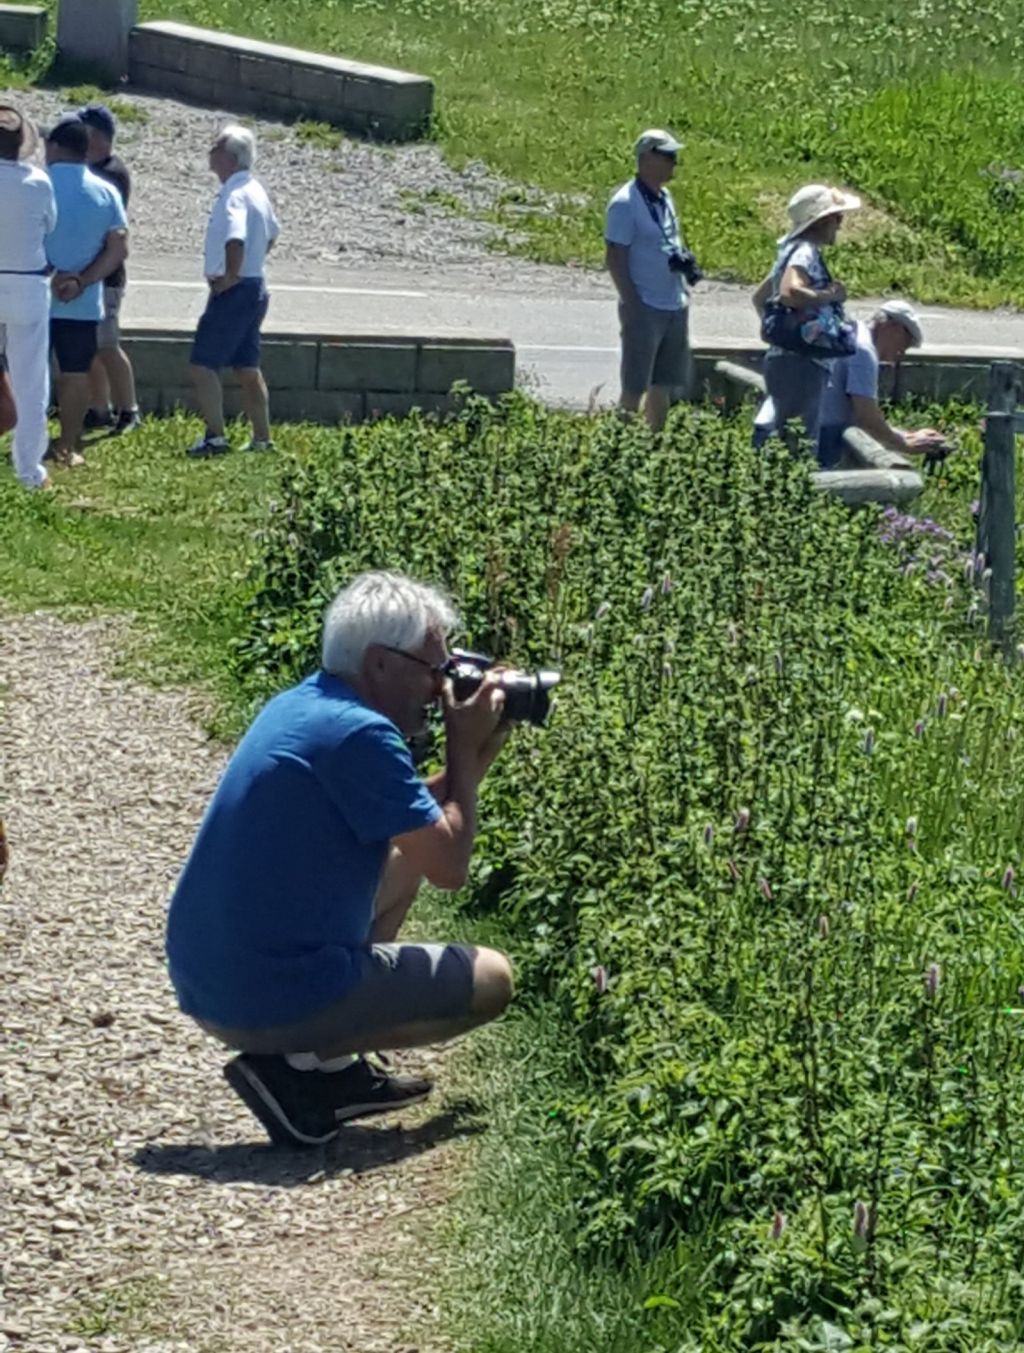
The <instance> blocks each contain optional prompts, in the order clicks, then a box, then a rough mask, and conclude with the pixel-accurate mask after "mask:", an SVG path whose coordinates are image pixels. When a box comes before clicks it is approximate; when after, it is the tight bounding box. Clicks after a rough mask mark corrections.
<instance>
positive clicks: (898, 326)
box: [871, 301, 922, 362]
mask: <svg viewBox="0 0 1024 1353" xmlns="http://www.w3.org/2000/svg"><path fill="white" fill-rule="evenodd" d="M871 337H872V339H873V341H874V344H875V351H876V352H877V353H878V358H879V361H882V362H898V361H899V360H900V358H902V357H903V356H905V355H906V353H907V352H908V351H909V350H910V349H911V348H919V347H920V346H921V337H922V335H921V321H920V320H919V319H918V317H917V315H916V313H915V311H914V309H913V307H912V306H910V305H908V304H907V302H906V301H886V302H885V304H884V305H882V306H879V308H878V309H877V310H876V311H875V313H874V315H873V316H872V319H871Z"/></svg>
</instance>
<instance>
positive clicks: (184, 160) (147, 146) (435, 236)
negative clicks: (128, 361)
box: [10, 90, 606, 294]
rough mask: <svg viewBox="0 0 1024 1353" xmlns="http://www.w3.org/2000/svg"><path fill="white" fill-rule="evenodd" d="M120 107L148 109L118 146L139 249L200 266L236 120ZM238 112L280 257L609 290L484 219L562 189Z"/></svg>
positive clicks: (220, 114) (52, 107) (124, 99)
mask: <svg viewBox="0 0 1024 1353" xmlns="http://www.w3.org/2000/svg"><path fill="white" fill-rule="evenodd" d="M10 97H11V98H12V99H13V100H14V101H15V102H17V103H18V104H19V106H21V107H23V108H24V109H25V110H26V112H28V114H29V115H30V116H31V117H33V118H35V119H36V120H37V121H38V122H39V123H40V124H41V125H46V124H48V123H50V122H52V121H53V120H54V119H55V118H56V117H57V116H58V115H59V114H60V113H62V112H66V111H68V107H69V105H68V103H67V101H66V100H65V99H64V98H63V97H62V95H61V94H60V91H54V90H33V91H31V92H28V93H20V92H17V93H13V94H11V95H10ZM119 105H130V106H131V108H132V109H134V110H135V112H136V114H137V115H138V118H139V120H137V121H136V120H128V119H127V118H122V119H121V127H120V132H119V135H118V141H117V147H116V148H117V150H118V152H119V153H120V154H121V155H122V156H123V158H124V159H125V161H126V162H127V164H128V166H129V168H130V169H131V171H132V175H133V179H134V188H133V196H132V202H131V208H130V212H129V215H130V220H131V243H132V252H133V254H134V255H136V256H143V257H149V256H154V255H168V254H170V255H186V256H194V257H195V259H196V268H197V270H198V269H199V268H200V266H201V264H200V259H201V250H202V244H203V232H204V229H205V224H206V217H207V213H208V211H209V207H210V202H211V200H212V198H213V195H214V191H215V189H216V187H217V183H216V179H215V178H214V177H213V175H212V174H211V173H210V171H209V169H208V167H207V163H206V157H207V152H208V151H209V148H210V144H211V142H212V140H213V138H214V136H215V135H216V133H217V132H218V131H219V130H220V128H221V127H222V126H223V125H224V123H225V122H227V121H229V120H230V121H235V120H239V119H238V118H237V116H236V115H232V114H230V113H227V112H224V111H223V110H212V109H207V108H197V107H194V106H192V105H188V104H183V103H179V102H176V101H175V100H173V99H162V98H156V97H153V96H150V95H143V94H136V93H123V94H121V93H119V94H118V95H117V96H116V102H115V107H118V106H119ZM241 120H243V121H245V122H246V123H248V125H250V126H252V127H253V128H254V130H255V131H256V133H257V136H258V138H259V162H258V165H257V173H258V175H259V177H260V179H261V180H262V181H263V183H264V184H265V185H266V187H267V189H268V191H269V192H270V194H271V197H272V199H273V201H274V206H275V210H276V211H277V213H278V216H279V217H280V220H281V226H282V232H281V239H280V242H279V245H278V247H277V248H276V249H275V252H274V259H275V266H279V265H280V263H281V262H282V261H283V262H284V263H286V264H292V265H301V264H316V265H317V266H318V267H319V268H320V269H322V268H323V265H324V264H338V265H341V266H344V267H346V268H352V267H353V266H359V265H361V264H365V265H372V266H374V267H375V268H377V269H380V268H382V267H386V268H394V269H395V270H397V271H401V272H405V273H408V272H423V270H424V269H429V271H430V273H431V275H434V276H436V275H437V274H438V273H443V272H444V271H445V270H446V269H462V270H465V269H466V268H467V267H472V268H473V270H474V272H475V273H476V274H477V275H478V277H479V279H480V281H481V284H482V285H487V284H489V283H490V284H497V285H511V284H512V283H513V282H514V283H515V284H516V285H518V286H520V287H523V286H530V285H532V284H536V285H538V286H545V287H550V286H552V285H557V286H558V287H560V288H562V289H565V288H574V289H576V288H579V289H582V290H584V291H586V290H588V289H589V288H591V287H594V288H598V287H600V288H602V290H601V294H603V291H604V290H606V282H603V281H602V280H601V279H600V275H599V274H595V273H594V272H592V271H588V270H584V269H582V268H560V267H544V266H541V265H537V264H531V263H529V262H527V261H525V260H522V259H514V258H509V257H503V256H502V255H501V254H500V253H498V254H495V253H494V252H493V250H494V249H495V248H498V249H500V248H502V247H505V248H509V247H512V246H513V245H514V244H515V243H516V238H517V237H516V234H515V232H509V231H507V230H503V229H501V228H499V227H498V226H496V225H494V224H492V223H490V222H488V221H485V220H481V219H479V217H480V216H481V215H483V214H485V213H487V212H488V211H490V210H492V209H493V208H494V206H495V205H496V204H497V203H498V201H499V199H500V198H501V197H502V195H503V194H508V193H509V192H514V193H515V194H516V199H517V200H516V204H515V208H514V210H515V211H516V212H517V213H520V214H524V213H528V212H541V213H544V212H549V211H551V210H552V209H553V208H554V207H555V206H556V205H557V204H558V202H559V199H558V198H556V197H555V196H553V195H550V194H544V193H542V192H541V191H539V190H538V189H533V188H524V187H523V186H522V185H516V184H511V183H509V182H507V181H505V180H503V179H500V178H498V177H496V176H495V175H493V174H492V173H490V172H489V170H488V169H487V168H486V166H484V165H483V164H481V163H479V162H476V163H470V164H467V165H466V166H465V168H464V169H462V170H456V169H453V168H452V167H451V166H450V165H448V164H446V162H445V161H444V159H443V158H442V156H441V154H440V152H439V151H438V150H437V148H436V147H435V146H433V145H430V144H427V143H424V144H419V145H408V146H380V145H372V144H369V143H367V142H364V141H359V140H356V139H349V138H345V139H343V140H342V141H341V144H340V145H338V146H331V145H324V144H319V143H318V142H316V141H311V140H309V139H306V138H305V137H304V136H303V133H302V129H301V127H296V126H292V125H287V124H284V123H281V122H271V121H266V120H261V119H258V118H252V117H245V118H243V119H241Z"/></svg>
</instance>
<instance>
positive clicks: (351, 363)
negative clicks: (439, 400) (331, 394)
mask: <svg viewBox="0 0 1024 1353" xmlns="http://www.w3.org/2000/svg"><path fill="white" fill-rule="evenodd" d="M418 356H419V353H418V345H417V344H416V343H414V342H413V343H374V342H372V341H371V342H364V343H359V342H357V343H348V342H334V343H331V342H326V343H321V345H320V370H319V373H318V376H317V388H318V389H320V390H380V391H387V392H390V393H396V394H401V393H403V392H411V391H413V390H415V389H416V367H417V361H418Z"/></svg>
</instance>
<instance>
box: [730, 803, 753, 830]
mask: <svg viewBox="0 0 1024 1353" xmlns="http://www.w3.org/2000/svg"><path fill="white" fill-rule="evenodd" d="M749 826H750V809H749V808H741V809H740V811H739V812H738V813H737V814H736V824H735V826H734V827H733V831H735V832H736V833H737V834H738V833H740V832H745V831H746V830H747V828H748V827H749Z"/></svg>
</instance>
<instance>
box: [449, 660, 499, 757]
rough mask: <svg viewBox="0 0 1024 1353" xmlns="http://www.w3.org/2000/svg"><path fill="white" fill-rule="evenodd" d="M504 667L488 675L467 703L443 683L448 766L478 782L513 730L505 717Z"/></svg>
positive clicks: (450, 686) (495, 669) (452, 686)
mask: <svg viewBox="0 0 1024 1353" xmlns="http://www.w3.org/2000/svg"><path fill="white" fill-rule="evenodd" d="M504 671H505V669H504V668H500V667H498V668H492V669H491V670H490V671H489V672H485V673H484V676H483V680H482V681H481V682H480V685H479V686H478V687H477V689H476V691H475V692H474V693H473V694H472V695H470V696H469V698H468V699H466V700H459V699H458V698H457V697H456V693H455V685H454V683H453V682H452V681H451V680H450V679H449V680H446V681H445V683H444V694H443V697H442V698H443V701H444V726H445V738H446V742H447V747H448V762H449V766H451V765H452V763H453V762H456V761H457V762H458V763H459V765H458V769H459V770H461V771H464V772H467V773H469V774H472V775H474V776H475V778H476V780H477V781H478V782H479V781H480V780H482V779H483V777H484V776H485V775H486V774H487V772H488V770H489V769H490V767H491V764H492V762H493V761H494V758H495V757H496V756H497V755H498V753H499V752H500V751H501V749H502V747H504V745H505V743H506V742H507V741H508V735H509V733H510V732H511V731H512V724H511V722H510V720H508V719H506V718H505V691H504V690H503V688H502V680H503V677H504Z"/></svg>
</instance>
